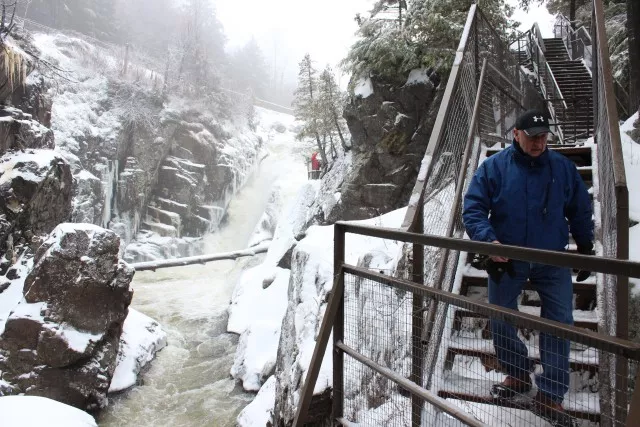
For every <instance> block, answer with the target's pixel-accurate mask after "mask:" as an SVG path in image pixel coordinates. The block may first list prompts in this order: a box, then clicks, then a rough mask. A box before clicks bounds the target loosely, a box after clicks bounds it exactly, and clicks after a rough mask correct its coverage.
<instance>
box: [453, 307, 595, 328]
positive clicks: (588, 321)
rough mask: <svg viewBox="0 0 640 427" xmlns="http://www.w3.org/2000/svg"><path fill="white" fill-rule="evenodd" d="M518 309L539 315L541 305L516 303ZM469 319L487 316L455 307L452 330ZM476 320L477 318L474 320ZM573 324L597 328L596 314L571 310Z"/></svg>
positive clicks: (591, 311)
mask: <svg viewBox="0 0 640 427" xmlns="http://www.w3.org/2000/svg"><path fill="white" fill-rule="evenodd" d="M518 311H520V312H522V313H526V314H530V315H532V316H537V317H540V311H541V307H537V306H532V305H518ZM465 319H470V320H471V322H472V323H473V320H475V319H488V318H487V316H484V315H482V314H478V313H474V312H472V311H469V310H465V309H461V308H460V309H457V310H456V313H455V320H454V323H453V328H454V330H456V331H457V330H460V328H461V327H463V326H464V325H465V323H468V322H469V320H465ZM476 321H477V320H476ZM573 324H574V326H577V327H579V328H586V329H590V330H592V331H597V330H598V314H597V313H596V312H595V311H594V310H573Z"/></svg>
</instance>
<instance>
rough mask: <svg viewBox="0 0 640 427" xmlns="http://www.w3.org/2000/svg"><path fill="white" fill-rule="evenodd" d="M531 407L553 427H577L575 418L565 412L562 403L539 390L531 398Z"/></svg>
mask: <svg viewBox="0 0 640 427" xmlns="http://www.w3.org/2000/svg"><path fill="white" fill-rule="evenodd" d="M531 409H532V412H533V413H534V414H536V415H538V416H539V417H541V418H544V419H545V420H547V421H548V422H549V423H550V424H551V425H552V426H554V427H578V422H577V420H576V419H575V418H573V417H572V416H571V415H569V414H567V413H566V412H565V410H564V408H563V407H562V403H560V402H555V401H553V400H552V399H551V397H549V396H548V395H546V394H544V393H542V392H541V391H538V394H536V397H534V398H533V402H532V408H531Z"/></svg>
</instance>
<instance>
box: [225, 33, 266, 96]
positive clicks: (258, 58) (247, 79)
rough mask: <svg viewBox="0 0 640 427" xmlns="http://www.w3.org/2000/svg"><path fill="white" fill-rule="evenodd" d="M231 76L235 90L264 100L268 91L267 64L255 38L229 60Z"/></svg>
mask: <svg viewBox="0 0 640 427" xmlns="http://www.w3.org/2000/svg"><path fill="white" fill-rule="evenodd" d="M229 74H230V76H229V77H230V79H231V83H232V85H233V87H234V89H236V90H238V91H241V92H246V91H247V90H249V91H250V92H251V93H252V94H253V95H254V96H257V97H259V98H263V97H264V95H265V91H266V86H267V81H268V79H269V76H268V74H267V64H266V61H265V59H264V55H263V54H262V50H260V47H259V46H258V42H257V41H256V39H255V38H251V40H249V42H247V44H246V45H244V46H243V47H242V48H240V49H238V50H237V51H236V52H234V53H233V54H232V55H231V57H230V58H229Z"/></svg>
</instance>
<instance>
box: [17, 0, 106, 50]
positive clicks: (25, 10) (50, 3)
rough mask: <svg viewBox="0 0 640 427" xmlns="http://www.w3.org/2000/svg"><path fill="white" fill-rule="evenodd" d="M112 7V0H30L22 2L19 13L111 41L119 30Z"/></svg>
mask: <svg viewBox="0 0 640 427" xmlns="http://www.w3.org/2000/svg"><path fill="white" fill-rule="evenodd" d="M115 10H116V9H115V3H114V1H113V0H33V1H31V2H28V1H25V2H22V4H21V7H20V12H19V15H20V16H21V17H25V15H26V17H27V18H29V19H33V20H34V21H37V22H40V23H42V24H44V25H47V26H50V27H53V28H59V29H70V30H74V31H78V32H81V33H83V34H86V35H88V36H91V37H95V38H97V39H100V40H103V41H114V40H116V38H117V33H118V28H117V25H116V19H115V15H116V13H115Z"/></svg>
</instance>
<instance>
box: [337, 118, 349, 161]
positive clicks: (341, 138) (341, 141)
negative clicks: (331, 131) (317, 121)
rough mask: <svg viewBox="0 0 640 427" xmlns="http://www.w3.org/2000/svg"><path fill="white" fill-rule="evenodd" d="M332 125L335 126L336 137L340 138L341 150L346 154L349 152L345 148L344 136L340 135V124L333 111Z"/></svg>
mask: <svg viewBox="0 0 640 427" xmlns="http://www.w3.org/2000/svg"><path fill="white" fill-rule="evenodd" d="M333 124H334V125H335V126H336V130H337V131H338V136H339V137H340V144H341V145H342V149H343V150H344V152H345V153H346V152H347V151H348V150H349V147H347V142H346V141H345V140H344V136H343V135H342V131H341V130H340V122H339V121H338V115H337V114H336V112H335V111H333Z"/></svg>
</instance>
